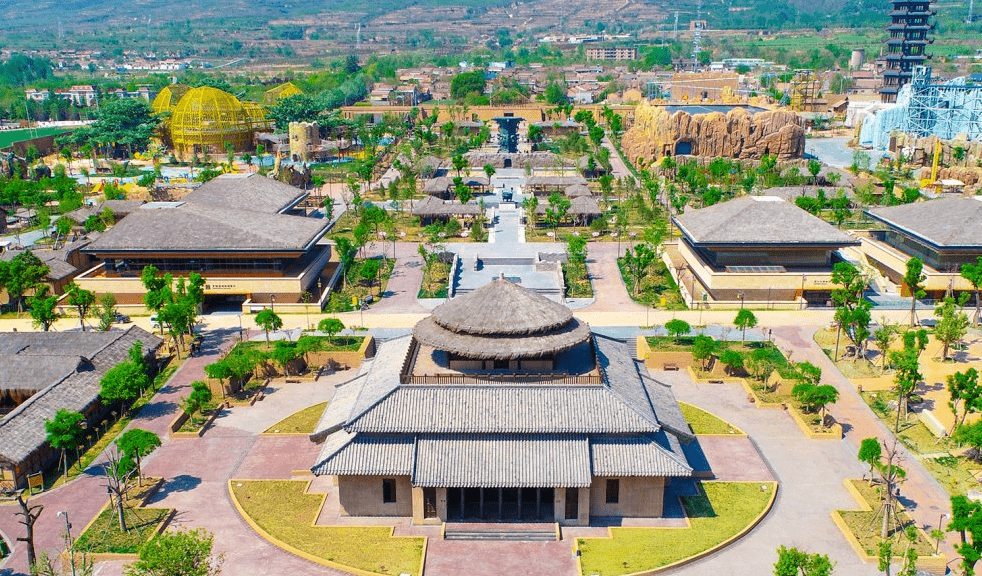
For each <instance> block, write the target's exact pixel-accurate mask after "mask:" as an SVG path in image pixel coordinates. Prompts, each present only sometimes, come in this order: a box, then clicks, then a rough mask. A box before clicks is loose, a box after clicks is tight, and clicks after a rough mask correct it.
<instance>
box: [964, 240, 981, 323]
mask: <svg viewBox="0 0 982 576" xmlns="http://www.w3.org/2000/svg"><path fill="white" fill-rule="evenodd" d="M961 276H962V278H964V279H965V280H968V283H969V284H971V285H972V288H973V289H974V290H975V314H974V315H973V316H972V323H974V324H978V323H979V321H980V311H979V310H980V303H979V287H980V286H982V256H979V257H978V259H977V260H976V263H975V264H962V269H961Z"/></svg>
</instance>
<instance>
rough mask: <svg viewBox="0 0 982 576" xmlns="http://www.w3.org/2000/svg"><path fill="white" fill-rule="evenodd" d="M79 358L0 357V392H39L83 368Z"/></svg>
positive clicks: (81, 360) (83, 360) (82, 360)
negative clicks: (0, 365)
mask: <svg viewBox="0 0 982 576" xmlns="http://www.w3.org/2000/svg"><path fill="white" fill-rule="evenodd" d="M86 363H87V361H86V360H85V358H82V357H81V356H16V355H14V356H8V355H2V356H0V364H2V365H3V366H2V367H0V392H2V391H3V390H35V391H36V390H40V389H41V388H44V387H45V386H48V385H49V384H51V383H52V382H59V381H61V380H63V379H65V378H67V377H68V376H69V375H70V374H74V373H75V371H76V370H79V369H80V368H84V366H85V364H86Z"/></svg>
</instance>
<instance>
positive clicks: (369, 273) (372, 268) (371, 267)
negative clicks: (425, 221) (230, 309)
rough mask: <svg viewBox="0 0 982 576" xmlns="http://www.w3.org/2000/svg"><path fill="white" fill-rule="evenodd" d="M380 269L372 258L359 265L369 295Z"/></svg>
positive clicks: (378, 264) (377, 262)
mask: <svg viewBox="0 0 982 576" xmlns="http://www.w3.org/2000/svg"><path fill="white" fill-rule="evenodd" d="M381 269H382V264H381V263H380V262H379V261H378V260H376V259H374V258H371V259H369V260H365V261H364V262H362V264H361V270H359V271H358V275H359V276H361V278H362V279H363V280H367V281H368V293H369V294H371V293H372V287H374V286H375V280H376V279H378V275H379V272H380V271H381ZM257 321H258V318H257Z"/></svg>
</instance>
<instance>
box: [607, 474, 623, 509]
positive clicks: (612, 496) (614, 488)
mask: <svg viewBox="0 0 982 576" xmlns="http://www.w3.org/2000/svg"><path fill="white" fill-rule="evenodd" d="M620 499H621V481H620V480H618V479H617V478H608V479H607V504H617V503H618V502H620Z"/></svg>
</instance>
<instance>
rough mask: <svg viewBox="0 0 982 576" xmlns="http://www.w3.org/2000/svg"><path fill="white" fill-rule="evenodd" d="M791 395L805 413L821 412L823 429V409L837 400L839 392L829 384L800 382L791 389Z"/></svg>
mask: <svg viewBox="0 0 982 576" xmlns="http://www.w3.org/2000/svg"><path fill="white" fill-rule="evenodd" d="M791 395H792V396H794V398H795V400H797V401H798V402H801V405H802V407H803V408H804V409H805V411H806V412H815V411H820V412H821V417H822V428H825V407H826V406H828V405H829V404H835V403H836V402H837V401H838V400H839V390H838V389H836V387H835V386H832V385H830V384H822V385H816V384H811V383H809V382H802V383H801V384H796V385H795V386H794V388H792V389H791Z"/></svg>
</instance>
